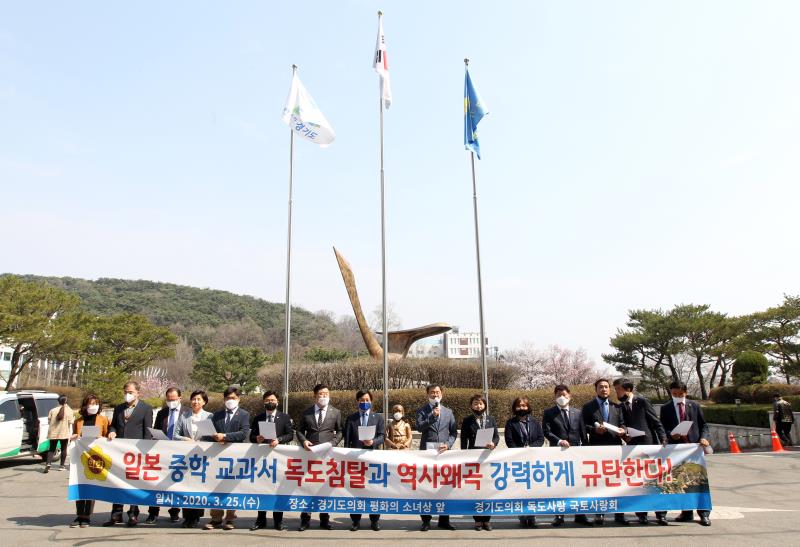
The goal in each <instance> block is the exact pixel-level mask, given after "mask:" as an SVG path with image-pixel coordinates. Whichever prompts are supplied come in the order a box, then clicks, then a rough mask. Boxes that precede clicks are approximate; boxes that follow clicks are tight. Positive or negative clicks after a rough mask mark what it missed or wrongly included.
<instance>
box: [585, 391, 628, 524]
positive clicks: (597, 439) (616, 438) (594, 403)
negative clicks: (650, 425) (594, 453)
mask: <svg viewBox="0 0 800 547" xmlns="http://www.w3.org/2000/svg"><path fill="white" fill-rule="evenodd" d="M594 391H595V395H596V396H595V398H594V399H592V400H591V401H589V402H588V403H586V404H585V405H583V408H582V409H581V416H582V417H583V424H584V425H585V426H586V430H587V431H588V433H589V445H590V446H608V445H617V444H619V445H621V444H622V437H624V436H625V419H624V417H623V416H622V409H621V408H620V406H619V405H617V404H614V403H612V402H611V401H609V400H608V396H609V395H610V394H611V382H609V381H608V380H607V379H606V378H600V379H599V380H597V381H596V382H595V383H594ZM606 426H611V427H613V428H614V429H616V430H617V432H612V431H611V430H610V429H609V428H608V427H606ZM614 522H616V523H617V524H621V525H623V526H627V525H628V524H630V523H629V522H628V521H627V520H625V513H617V514H615V515H614ZM594 523H595V524H596V525H597V526H602V525H603V524H604V523H605V515H600V514H598V515H595V516H594Z"/></svg>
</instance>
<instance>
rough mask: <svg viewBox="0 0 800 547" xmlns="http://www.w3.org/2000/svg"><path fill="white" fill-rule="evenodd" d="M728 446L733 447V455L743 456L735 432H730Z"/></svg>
mask: <svg viewBox="0 0 800 547" xmlns="http://www.w3.org/2000/svg"><path fill="white" fill-rule="evenodd" d="M728 444H729V445H730V447H731V454H741V453H742V451H741V450H739V443H737V442H736V437H734V436H733V431H728Z"/></svg>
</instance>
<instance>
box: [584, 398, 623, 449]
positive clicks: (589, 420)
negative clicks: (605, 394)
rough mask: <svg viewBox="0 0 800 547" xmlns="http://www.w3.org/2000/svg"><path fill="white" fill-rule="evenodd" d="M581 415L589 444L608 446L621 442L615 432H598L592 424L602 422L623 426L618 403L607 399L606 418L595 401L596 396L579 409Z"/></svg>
mask: <svg viewBox="0 0 800 547" xmlns="http://www.w3.org/2000/svg"><path fill="white" fill-rule="evenodd" d="M581 414H582V416H583V423H584V425H585V426H586V431H587V432H588V433H589V445H590V446H609V445H615V444H622V438H621V437H620V436H619V435H617V434H616V433H612V432H611V431H608V430H606V432H605V433H599V432H597V431H596V430H595V427H594V424H595V423H599V424H602V423H603V422H606V423H609V424H611V425H613V426H617V427H625V419H624V418H623V416H622V409H621V408H620V407H619V405H617V404H614V403H612V402H611V401H610V400H609V401H608V420H605V419H604V418H603V412H602V410H600V405H599V404H598V402H597V397H595V398H594V399H592V400H591V401H589V402H588V403H586V404H585V405H583V408H582V409H581Z"/></svg>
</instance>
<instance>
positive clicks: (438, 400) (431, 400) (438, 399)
mask: <svg viewBox="0 0 800 547" xmlns="http://www.w3.org/2000/svg"><path fill="white" fill-rule="evenodd" d="M428 402H429V403H430V404H431V406H435V405H436V403H441V402H442V398H441V397H430V398H429V399H428Z"/></svg>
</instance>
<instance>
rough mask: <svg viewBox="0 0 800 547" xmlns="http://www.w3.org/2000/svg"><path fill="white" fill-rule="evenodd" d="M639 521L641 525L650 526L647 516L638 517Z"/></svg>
mask: <svg viewBox="0 0 800 547" xmlns="http://www.w3.org/2000/svg"><path fill="white" fill-rule="evenodd" d="M637 518H638V519H639V524H650V521H649V520H647V515H642V516H641V517H637Z"/></svg>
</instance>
